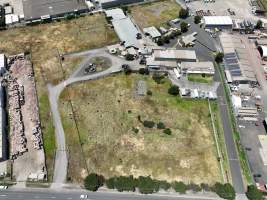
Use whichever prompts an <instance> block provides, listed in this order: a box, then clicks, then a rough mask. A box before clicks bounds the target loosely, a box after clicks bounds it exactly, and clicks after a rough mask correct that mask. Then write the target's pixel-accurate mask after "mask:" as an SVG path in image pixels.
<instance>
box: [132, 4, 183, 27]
mask: <svg viewBox="0 0 267 200" xmlns="http://www.w3.org/2000/svg"><path fill="white" fill-rule="evenodd" d="M129 9H130V11H131V15H132V16H133V18H134V20H135V22H136V23H137V24H138V25H139V27H140V28H145V27H149V26H157V27H159V26H166V22H168V21H169V20H172V19H175V18H177V16H178V14H179V10H180V6H179V5H178V4H177V3H176V2H175V0H163V1H157V2H154V3H146V4H142V5H136V6H132V7H129Z"/></svg>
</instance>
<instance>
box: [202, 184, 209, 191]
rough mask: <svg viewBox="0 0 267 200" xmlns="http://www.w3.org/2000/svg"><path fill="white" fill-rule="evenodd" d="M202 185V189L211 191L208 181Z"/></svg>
mask: <svg viewBox="0 0 267 200" xmlns="http://www.w3.org/2000/svg"><path fill="white" fill-rule="evenodd" d="M200 187H201V188H202V190H205V191H210V186H209V185H208V184H206V183H201V184H200Z"/></svg>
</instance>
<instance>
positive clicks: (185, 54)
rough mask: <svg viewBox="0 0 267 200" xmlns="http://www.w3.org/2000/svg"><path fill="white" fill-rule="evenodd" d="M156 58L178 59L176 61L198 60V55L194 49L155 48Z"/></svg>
mask: <svg viewBox="0 0 267 200" xmlns="http://www.w3.org/2000/svg"><path fill="white" fill-rule="evenodd" d="M154 57H155V60H159V61H176V62H183V61H185V62H196V61H197V56H196V52H195V51H194V50H177V49H159V50H158V49H156V50H154Z"/></svg>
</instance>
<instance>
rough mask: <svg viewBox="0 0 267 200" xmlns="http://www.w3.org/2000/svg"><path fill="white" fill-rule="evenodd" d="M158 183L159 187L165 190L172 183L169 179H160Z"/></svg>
mask: <svg viewBox="0 0 267 200" xmlns="http://www.w3.org/2000/svg"><path fill="white" fill-rule="evenodd" d="M158 184H159V188H160V189H163V190H165V191H167V190H168V189H170V188H171V184H170V183H168V182H167V181H158Z"/></svg>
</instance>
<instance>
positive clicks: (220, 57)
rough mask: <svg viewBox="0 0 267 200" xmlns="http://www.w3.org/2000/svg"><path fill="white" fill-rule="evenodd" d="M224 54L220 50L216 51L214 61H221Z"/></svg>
mask: <svg viewBox="0 0 267 200" xmlns="http://www.w3.org/2000/svg"><path fill="white" fill-rule="evenodd" d="M223 57H224V54H223V53H222V52H218V53H217V54H216V56H215V61H216V62H217V63H221V62H222V61H223Z"/></svg>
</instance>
